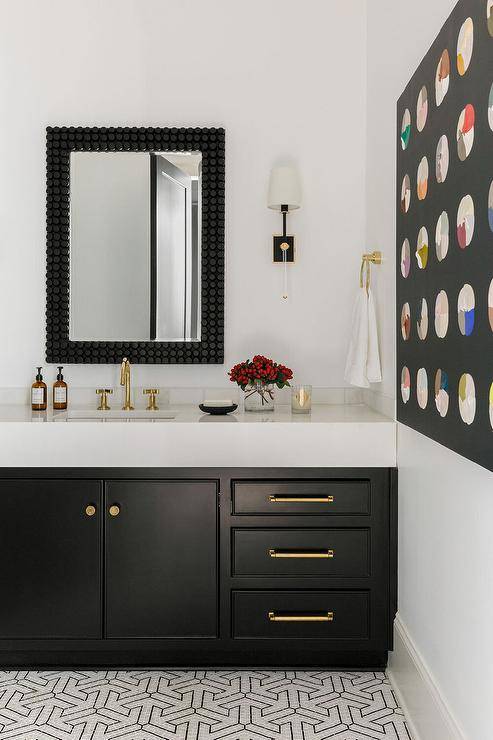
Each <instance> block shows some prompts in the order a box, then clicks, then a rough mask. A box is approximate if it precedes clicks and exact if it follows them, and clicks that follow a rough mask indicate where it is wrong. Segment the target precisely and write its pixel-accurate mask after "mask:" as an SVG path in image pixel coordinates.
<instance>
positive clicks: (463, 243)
mask: <svg viewBox="0 0 493 740" xmlns="http://www.w3.org/2000/svg"><path fill="white" fill-rule="evenodd" d="M474 225H475V218H474V201H473V199H472V197H471V196H470V195H465V196H464V197H463V198H462V200H461V202H460V203H459V208H458V210H457V241H458V242H459V247H460V248H461V249H465V248H466V247H468V246H469V244H470V243H471V241H472V238H473V236H474Z"/></svg>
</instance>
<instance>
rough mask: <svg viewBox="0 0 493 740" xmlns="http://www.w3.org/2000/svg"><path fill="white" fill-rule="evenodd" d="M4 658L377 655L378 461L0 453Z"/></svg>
mask: <svg viewBox="0 0 493 740" xmlns="http://www.w3.org/2000/svg"><path fill="white" fill-rule="evenodd" d="M0 476H1V477H0V489H1V502H2V517H1V519H0V557H1V562H2V571H1V594H2V600H1V605H0V663H1V664H2V665H4V666H43V665H47V666H50V665H60V666H63V665H87V666H97V665H105V666H113V665H114V666H119V665H121V666H131V665H147V666H156V665H167V666H188V667H190V666H227V665H234V666H286V665H289V666H324V667H366V666H368V667H383V666H385V665H386V662H387V651H388V650H389V649H391V647H392V626H393V620H394V616H395V613H396V593H397V588H396V585H397V583H396V582H397V563H396V561H397V485H396V483H397V473H396V471H395V470H394V469H389V468H384V469H382V468H368V469H362V468H354V469H342V468H277V469H265V468H264V469H255V468H242V469H240V468H232V469H225V468H188V469H184V468H180V469H173V468H159V469H152V468H142V469H138V468H106V469H101V468H98V469H91V468H79V469H77V468H66V469H61V468H56V469H50V468H24V469H19V468H16V469H8V468H3V469H2V471H1V473H0Z"/></svg>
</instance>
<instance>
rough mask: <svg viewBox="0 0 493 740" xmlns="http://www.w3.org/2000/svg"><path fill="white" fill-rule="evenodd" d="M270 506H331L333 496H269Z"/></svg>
mask: <svg viewBox="0 0 493 740" xmlns="http://www.w3.org/2000/svg"><path fill="white" fill-rule="evenodd" d="M269 501H270V503H271V504H305V503H306V504H333V503H334V497H333V496H269Z"/></svg>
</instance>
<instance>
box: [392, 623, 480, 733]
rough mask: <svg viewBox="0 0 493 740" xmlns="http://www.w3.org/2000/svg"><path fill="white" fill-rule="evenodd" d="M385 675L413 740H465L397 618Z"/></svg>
mask: <svg viewBox="0 0 493 740" xmlns="http://www.w3.org/2000/svg"><path fill="white" fill-rule="evenodd" d="M387 675H388V677H389V679H390V682H391V684H392V687H393V688H394V690H395V693H396V698H397V700H398V702H399V705H400V707H401V708H402V709H403V710H404V713H405V715H406V719H407V722H408V727H409V730H410V732H411V734H412V736H413V740H467V738H466V735H465V734H464V731H463V730H462V729H461V728H460V726H459V724H458V723H457V720H456V719H455V717H454V716H453V713H452V710H451V708H450V706H449V705H448V703H447V701H446V699H445V697H444V696H443V694H442V693H441V692H440V689H439V688H438V686H437V683H436V681H435V679H434V678H433V675H432V673H431V671H430V669H429V668H428V666H427V664H426V662H425V660H424V658H423V656H422V655H421V654H420V653H419V651H418V649H417V647H416V645H415V644H414V642H413V640H412V638H411V636H410V634H409V632H408V630H407V628H406V626H405V624H404V623H403V621H402V620H401V618H400V617H399V615H397V617H396V620H395V624H394V651H393V652H392V653H390V656H389V667H388V669H387Z"/></svg>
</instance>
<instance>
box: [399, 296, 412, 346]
mask: <svg viewBox="0 0 493 740" xmlns="http://www.w3.org/2000/svg"><path fill="white" fill-rule="evenodd" d="M401 332H402V338H403V340H404V341H405V342H407V340H408V339H409V337H410V336H411V309H410V307H409V303H405V304H404V305H403V307H402V311H401Z"/></svg>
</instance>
